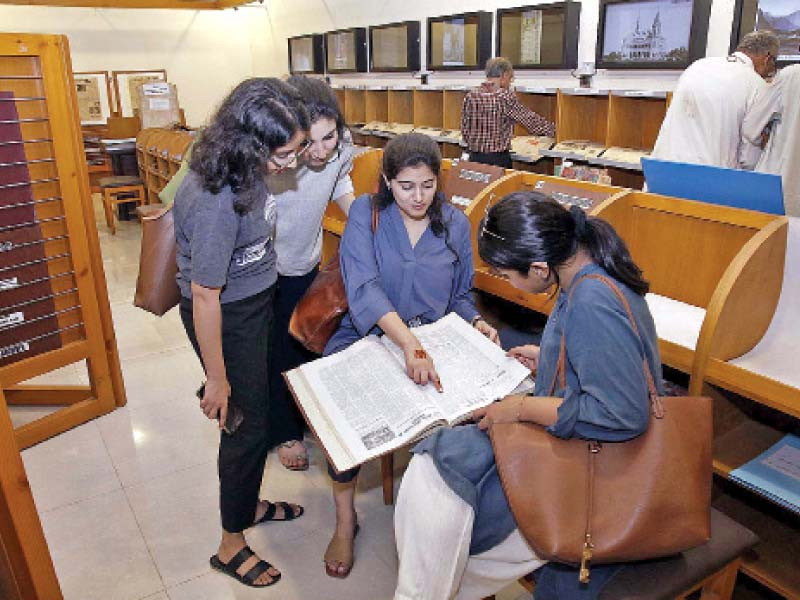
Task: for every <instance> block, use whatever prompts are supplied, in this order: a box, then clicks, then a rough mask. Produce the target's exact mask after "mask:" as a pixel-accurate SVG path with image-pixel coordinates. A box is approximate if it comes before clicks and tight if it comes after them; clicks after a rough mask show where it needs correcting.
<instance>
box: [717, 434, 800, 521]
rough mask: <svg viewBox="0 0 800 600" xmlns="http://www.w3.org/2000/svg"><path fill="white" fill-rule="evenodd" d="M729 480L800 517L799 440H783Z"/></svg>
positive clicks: (731, 475) (797, 438)
mask: <svg viewBox="0 0 800 600" xmlns="http://www.w3.org/2000/svg"><path fill="white" fill-rule="evenodd" d="M728 477H730V479H731V480H733V481H736V482H737V483H739V484H741V485H743V486H745V487H748V488H750V489H751V490H753V491H755V492H757V493H759V494H761V495H762V496H766V497H767V498H769V499H770V500H772V501H773V502H775V503H776V504H780V505H781V506H783V507H784V508H788V509H789V510H791V511H793V512H795V513H798V514H800V438H799V437H797V436H796V435H791V434H789V435H786V436H784V437H783V438H781V440H780V441H779V442H778V443H776V444H773V445H772V446H771V447H770V448H768V449H767V450H765V451H764V452H762V453H761V454H759V455H758V456H757V457H755V458H754V459H753V460H751V461H749V462H746V463H745V464H743V465H742V466H741V467H739V468H738V469H734V470H733V471H731V472H730V474H729V475H728Z"/></svg>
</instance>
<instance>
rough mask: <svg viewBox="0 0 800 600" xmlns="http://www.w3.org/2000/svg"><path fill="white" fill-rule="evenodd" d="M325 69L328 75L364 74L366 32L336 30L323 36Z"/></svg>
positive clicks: (365, 68)
mask: <svg viewBox="0 0 800 600" xmlns="http://www.w3.org/2000/svg"><path fill="white" fill-rule="evenodd" d="M325 68H326V70H327V72H328V73H366V71H367V30H366V28H365V27H353V28H352V29H338V30H336V31H329V32H327V33H326V34H325Z"/></svg>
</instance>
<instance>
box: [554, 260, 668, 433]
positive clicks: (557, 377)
mask: <svg viewBox="0 0 800 600" xmlns="http://www.w3.org/2000/svg"><path fill="white" fill-rule="evenodd" d="M584 279H597V280H598V281H601V282H603V283H604V284H606V285H607V286H608V287H609V288H611V291H612V292H614V295H615V296H616V297H617V298H618V299H619V301H620V302H621V303H622V306H623V308H624V309H625V312H626V313H627V314H628V319H629V320H630V322H631V325H632V326H633V332H634V333H635V334H636V337H638V338H639V339H640V340H641V339H642V336H641V335H640V333H639V327H638V326H637V325H636V319H635V318H634V316H633V311H632V310H631V305H630V304H629V303H628V299H627V298H626V297H625V294H623V293H622V290H620V289H619V286H618V285H617V284H616V283H615V282H614V281H613V280H612V279H611V278H609V277H606V276H605V275H584V276H583V277H581V278H580V279H578V280H577V281H574V282H572V288H571V289H570V298H571V297H572V294H573V293H574V291H575V288H576V287H577V286H578V284H579V283H580V282H581V281H583V280H584ZM567 301H569V300H567ZM565 327H566V324H565ZM566 357H567V347H566V336H565V334H564V333H563V332H562V334H561V350H560V352H559V354H558V364H557V366H556V372H555V374H554V375H553V383H552V384H551V385H550V395H551V396H552V395H553V394H554V393H555V389H556V382H558V383H559V384H560V385H561V387H562V388H564V387H566V385H567V381H566V380H567V375H566V372H567V369H566ZM642 367H643V368H644V376H645V380H646V381H647V390H648V392H649V395H650V403H651V405H652V408H653V415H654V416H655V417H656V418H661V417H662V416H663V413H664V408H663V405H662V404H661V402H660V401H659V400H658V390H657V389H656V384H655V381H654V380H653V373H652V371H651V370H650V364H649V363H648V362H647V356H645V357H644V359H643V360H642Z"/></svg>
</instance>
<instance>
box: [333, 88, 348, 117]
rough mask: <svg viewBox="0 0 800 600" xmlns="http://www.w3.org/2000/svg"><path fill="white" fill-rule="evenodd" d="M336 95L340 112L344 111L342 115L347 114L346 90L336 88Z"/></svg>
mask: <svg viewBox="0 0 800 600" xmlns="http://www.w3.org/2000/svg"><path fill="white" fill-rule="evenodd" d="M333 92H334V94H336V102H337V103H338V104H339V110H340V111H342V115H344V114H346V108H347V101H346V99H345V96H346V94H345V90H344V88H334V90H333Z"/></svg>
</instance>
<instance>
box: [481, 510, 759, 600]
mask: <svg viewBox="0 0 800 600" xmlns="http://www.w3.org/2000/svg"><path fill="white" fill-rule="evenodd" d="M757 542H758V538H757V537H756V535H755V534H754V533H753V532H752V531H750V530H749V529H747V528H746V527H744V526H742V525H740V524H739V523H737V522H736V521H734V520H733V519H731V518H729V517H727V516H726V515H724V514H723V513H721V512H719V511H717V510H714V509H712V510H711V539H710V540H709V541H708V542H707V543H706V544H703V545H702V546H698V547H697V548H692V549H691V550H687V551H686V552H682V553H681V554H679V555H677V556H673V557H669V558H663V559H658V560H648V561H643V562H639V563H632V564H629V565H625V566H624V567H623V568H622V569H621V570H620V571H619V572H618V573H617V574H616V575H614V577H613V578H612V579H611V580H610V581H609V583H608V584H607V585H606V586H605V588H604V589H603V591H602V593H601V594H600V596H599V598H598V600H673V599H674V600H685V599H686V598H687V597H689V596H690V595H692V594H696V593H697V592H700V596H699V599H700V600H730V598H731V596H732V595H733V587H734V585H735V584H736V575H737V573H738V571H739V565H740V564H741V562H742V556H743V555H744V554H745V553H746V552H747V551H748V550H750V549H751V548H752V547H753V546H755V544H756V543H757ZM575 576H576V577H577V574H576V575H575ZM519 583H520V584H521V585H522V586H523V587H525V588H526V589H527V590H529V591H532V590H533V588H534V584H533V581H532V578H531V577H530V576H528V577H524V578H522V579H520V580H519ZM492 598H494V596H490V598H487V599H485V600H490V599H492Z"/></svg>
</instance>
